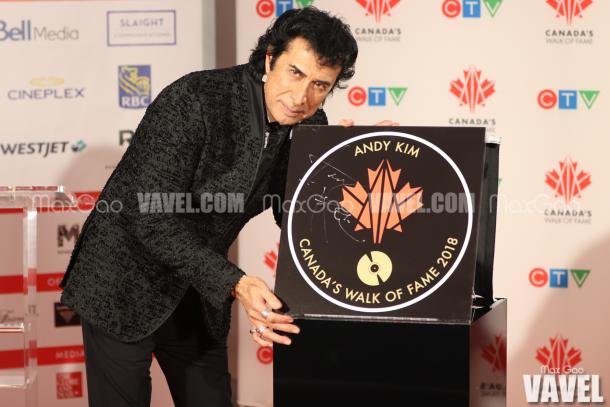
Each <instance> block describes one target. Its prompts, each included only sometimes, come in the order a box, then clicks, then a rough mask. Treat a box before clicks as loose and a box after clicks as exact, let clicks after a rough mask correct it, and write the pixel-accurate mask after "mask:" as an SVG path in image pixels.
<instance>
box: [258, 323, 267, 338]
mask: <svg viewBox="0 0 610 407" xmlns="http://www.w3.org/2000/svg"><path fill="white" fill-rule="evenodd" d="M266 330H267V327H266V326H264V325H263V326H259V327H258V328H256V332H258V336H259V337H261V338H262V337H263V332H265V331H266Z"/></svg>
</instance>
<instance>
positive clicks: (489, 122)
mask: <svg viewBox="0 0 610 407" xmlns="http://www.w3.org/2000/svg"><path fill="white" fill-rule="evenodd" d="M449 86H450V87H449V92H450V93H451V94H452V95H453V96H455V97H456V98H457V99H458V100H459V103H460V106H463V107H467V108H468V112H469V113H470V114H471V115H473V114H475V113H476V112H477V110H478V109H480V108H482V107H485V106H486V103H487V100H488V99H489V98H490V97H491V96H492V95H494V94H495V93H496V88H495V83H494V82H493V81H491V80H489V79H487V78H485V77H484V76H483V72H482V70H480V69H478V68H477V67H475V66H471V67H470V68H468V69H467V70H464V71H462V76H461V77H458V78H457V79H455V80H453V81H451V83H450V85H449ZM449 124H450V125H451V126H481V127H485V128H486V129H487V133H488V134H493V133H494V132H495V127H496V119H495V118H493V117H487V118H485V117H472V116H471V117H451V118H450V119H449Z"/></svg>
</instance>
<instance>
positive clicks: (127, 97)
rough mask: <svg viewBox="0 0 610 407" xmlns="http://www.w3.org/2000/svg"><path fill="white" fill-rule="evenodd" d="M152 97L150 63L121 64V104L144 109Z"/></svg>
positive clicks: (128, 107)
mask: <svg viewBox="0 0 610 407" xmlns="http://www.w3.org/2000/svg"><path fill="white" fill-rule="evenodd" d="M150 99H151V98H150V65H121V66H119V106H121V107H123V108H125V109H142V108H145V107H146V106H148V105H149V104H150Z"/></svg>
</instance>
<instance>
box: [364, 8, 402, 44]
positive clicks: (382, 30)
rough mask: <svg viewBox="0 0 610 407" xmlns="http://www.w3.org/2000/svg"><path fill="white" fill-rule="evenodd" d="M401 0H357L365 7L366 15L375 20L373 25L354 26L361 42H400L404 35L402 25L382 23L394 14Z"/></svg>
mask: <svg viewBox="0 0 610 407" xmlns="http://www.w3.org/2000/svg"><path fill="white" fill-rule="evenodd" d="M399 2H400V0H355V3H356V4H358V5H360V7H362V9H364V15H365V16H366V17H369V18H371V19H373V20H374V21H375V25H373V26H358V25H355V26H354V28H353V29H354V34H355V36H356V39H357V40H358V41H360V42H376V43H378V42H399V41H400V40H401V36H402V29H401V28H400V27H390V26H385V25H381V23H382V22H384V23H385V22H386V21H387V19H388V17H391V16H392V9H393V8H394V7H395V6H396V5H397V4H398V3H399Z"/></svg>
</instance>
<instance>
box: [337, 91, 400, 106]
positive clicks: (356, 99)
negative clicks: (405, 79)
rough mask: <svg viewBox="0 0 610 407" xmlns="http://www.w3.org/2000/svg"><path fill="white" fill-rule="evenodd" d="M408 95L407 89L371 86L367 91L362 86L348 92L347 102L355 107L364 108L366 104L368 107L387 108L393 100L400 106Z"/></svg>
mask: <svg viewBox="0 0 610 407" xmlns="http://www.w3.org/2000/svg"><path fill="white" fill-rule="evenodd" d="M406 94H407V88H406V87H387V88H386V87H379V86H371V87H368V88H366V89H365V88H363V87H360V86H352V87H351V88H350V90H349V91H348V92H347V100H348V101H349V102H350V103H351V104H352V105H353V106H362V105H364V104H365V103H366V104H367V105H368V106H386V105H388V101H389V99H390V98H391V99H392V102H393V103H394V105H395V106H399V105H400V103H401V102H402V100H403V98H404V97H405V95H406ZM388 95H389V96H390V98H388Z"/></svg>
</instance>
